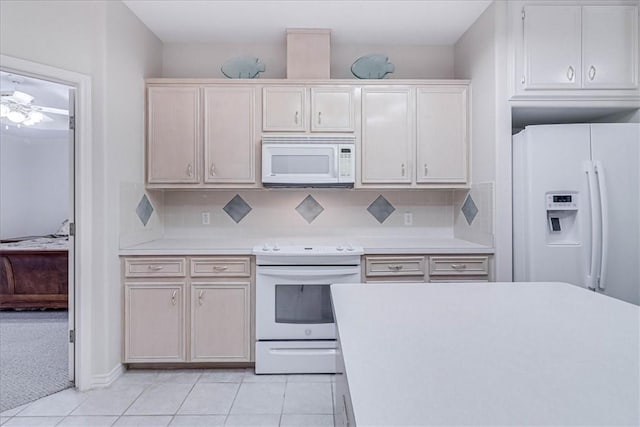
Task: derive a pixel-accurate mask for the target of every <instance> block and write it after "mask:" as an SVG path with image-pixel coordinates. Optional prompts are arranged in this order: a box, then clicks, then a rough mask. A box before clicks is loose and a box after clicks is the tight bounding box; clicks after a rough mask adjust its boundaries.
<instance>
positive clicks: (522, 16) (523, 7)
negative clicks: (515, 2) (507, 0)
mask: <svg viewBox="0 0 640 427" xmlns="http://www.w3.org/2000/svg"><path fill="white" fill-rule="evenodd" d="M524 15H525V13H524V7H523V8H522V20H523V21H524Z"/></svg>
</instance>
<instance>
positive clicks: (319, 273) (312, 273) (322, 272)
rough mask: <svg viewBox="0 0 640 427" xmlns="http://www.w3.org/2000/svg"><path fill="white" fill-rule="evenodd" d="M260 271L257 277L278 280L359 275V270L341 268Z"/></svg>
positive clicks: (264, 269)
mask: <svg viewBox="0 0 640 427" xmlns="http://www.w3.org/2000/svg"><path fill="white" fill-rule="evenodd" d="M259 270H260V271H258V272H257V275H258V276H276V277H280V278H286V279H297V278H301V277H302V278H310V277H320V278H325V277H338V276H350V275H354V274H359V273H360V268H358V267H354V268H343V269H339V268H336V269H319V270H304V271H296V270H286V269H271V268H269V269H266V268H261V269H259Z"/></svg>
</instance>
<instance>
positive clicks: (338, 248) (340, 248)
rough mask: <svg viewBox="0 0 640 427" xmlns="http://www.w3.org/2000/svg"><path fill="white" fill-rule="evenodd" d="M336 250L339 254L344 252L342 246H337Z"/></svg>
mask: <svg viewBox="0 0 640 427" xmlns="http://www.w3.org/2000/svg"><path fill="white" fill-rule="evenodd" d="M336 249H337V250H338V251H339V252H342V251H344V247H343V246H338V247H337V248H336Z"/></svg>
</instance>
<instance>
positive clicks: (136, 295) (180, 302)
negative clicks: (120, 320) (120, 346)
mask: <svg viewBox="0 0 640 427" xmlns="http://www.w3.org/2000/svg"><path fill="white" fill-rule="evenodd" d="M184 289H185V283H184V282H154V281H149V282H137V283H126V284H125V298H124V301H125V309H124V311H125V319H124V322H125V325H126V327H125V334H124V337H125V338H124V339H125V343H124V359H125V362H184V361H185V299H184Z"/></svg>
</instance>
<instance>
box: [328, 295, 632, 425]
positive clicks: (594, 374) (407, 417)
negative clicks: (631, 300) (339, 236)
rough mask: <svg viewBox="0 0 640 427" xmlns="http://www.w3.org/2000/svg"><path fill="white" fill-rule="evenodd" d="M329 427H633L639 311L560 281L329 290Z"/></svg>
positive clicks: (630, 305)
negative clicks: (332, 338)
mask: <svg viewBox="0 0 640 427" xmlns="http://www.w3.org/2000/svg"><path fill="white" fill-rule="evenodd" d="M331 291H332V298H333V304H334V311H335V317H336V323H337V328H338V335H339V352H338V370H339V373H338V375H337V378H336V393H334V396H335V405H334V407H335V412H336V413H335V418H336V426H344V425H349V426H355V425H357V426H360V427H363V426H394V427H400V426H431V425H491V426H495V425H503V426H504V425H509V426H521V425H537V426H540V425H545V426H547V425H563V426H565V425H601V426H611V425H640V391H639V390H640V309H639V307H637V306H635V305H632V304H628V303H625V302H622V301H619V300H616V299H613V298H610V297H607V296H604V295H599V294H596V293H593V292H590V291H588V290H585V289H582V288H579V287H576V286H573V285H568V284H564V283H489V284H477V283H474V284H429V283H428V284H399V283H387V284H356V285H354V284H337V285H332V287H331Z"/></svg>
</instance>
